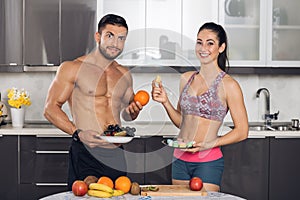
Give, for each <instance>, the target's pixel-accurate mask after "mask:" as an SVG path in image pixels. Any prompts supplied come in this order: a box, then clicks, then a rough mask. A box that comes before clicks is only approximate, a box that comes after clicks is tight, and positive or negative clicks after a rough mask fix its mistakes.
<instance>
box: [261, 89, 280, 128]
mask: <svg viewBox="0 0 300 200" xmlns="http://www.w3.org/2000/svg"><path fill="white" fill-rule="evenodd" d="M261 91H264V94H265V96H266V102H265V104H266V111H265V115H264V116H263V119H264V120H265V124H266V125H267V126H270V125H271V120H272V119H274V120H277V119H278V114H279V111H278V112H277V113H274V114H270V92H269V90H268V89H267V88H260V89H258V90H257V92H256V98H259V95H260V93H261Z"/></svg>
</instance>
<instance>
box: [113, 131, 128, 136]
mask: <svg viewBox="0 0 300 200" xmlns="http://www.w3.org/2000/svg"><path fill="white" fill-rule="evenodd" d="M126 134H127V132H126V131H121V132H117V133H115V134H114V136H126Z"/></svg>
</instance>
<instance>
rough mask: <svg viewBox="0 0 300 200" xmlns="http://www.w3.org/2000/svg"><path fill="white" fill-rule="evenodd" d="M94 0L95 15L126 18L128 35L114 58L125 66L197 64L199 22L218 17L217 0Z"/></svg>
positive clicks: (213, 19) (215, 19)
mask: <svg viewBox="0 0 300 200" xmlns="http://www.w3.org/2000/svg"><path fill="white" fill-rule="evenodd" d="M97 3H98V18H99V19H100V18H101V17H102V16H103V15H105V14H108V13H114V14H118V15H121V16H122V17H124V18H125V19H126V21H127V23H128V27H129V33H128V38H127V41H126V44H125V48H124V51H123V53H122V54H121V56H120V57H119V58H118V59H117V60H118V62H119V63H121V64H123V65H129V66H137V65H139V66H193V65H198V66H199V61H197V60H196V57H195V55H194V54H195V53H194V47H195V43H196V36H197V31H198V29H199V27H200V26H201V24H202V23H204V22H206V21H217V20H218V9H217V8H218V1H206V0H189V1H186V0H110V1H105V0H101V1H99V0H98V2H97ZM203 5H205V6H203ZM125 7H126V9H124V8H125ZM99 19H98V20H99Z"/></svg>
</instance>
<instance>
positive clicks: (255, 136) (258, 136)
mask: <svg viewBox="0 0 300 200" xmlns="http://www.w3.org/2000/svg"><path fill="white" fill-rule="evenodd" d="M248 138H266V136H265V135H249V136H248Z"/></svg>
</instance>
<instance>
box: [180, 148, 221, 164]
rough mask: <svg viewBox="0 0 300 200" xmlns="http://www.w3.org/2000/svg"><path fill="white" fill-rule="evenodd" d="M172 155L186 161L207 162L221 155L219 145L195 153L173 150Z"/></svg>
mask: <svg viewBox="0 0 300 200" xmlns="http://www.w3.org/2000/svg"><path fill="white" fill-rule="evenodd" d="M174 157H175V158H178V159H180V160H183V161H186V162H209V161H213V160H217V159H220V158H222V157H223V154H222V151H221V148H220V147H214V148H212V149H207V150H204V151H199V152H197V153H191V152H185V151H182V150H180V149H175V150H174Z"/></svg>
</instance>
